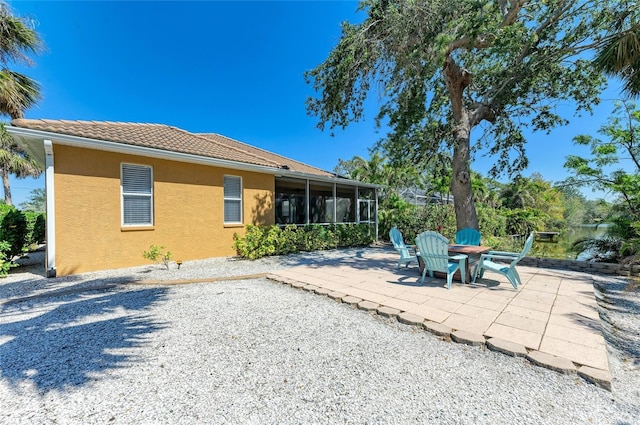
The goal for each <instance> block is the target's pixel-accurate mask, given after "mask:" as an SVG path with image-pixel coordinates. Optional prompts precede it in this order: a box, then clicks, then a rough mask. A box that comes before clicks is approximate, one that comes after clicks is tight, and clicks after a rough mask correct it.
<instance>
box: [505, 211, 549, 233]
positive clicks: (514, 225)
mask: <svg viewBox="0 0 640 425" xmlns="http://www.w3.org/2000/svg"><path fill="white" fill-rule="evenodd" d="M501 212H502V213H503V214H504V216H505V217H506V219H507V225H506V232H507V234H508V235H528V234H529V233H531V232H533V231H535V230H542V229H541V228H542V227H543V226H544V225H543V223H544V220H545V219H546V218H547V215H546V214H544V213H543V212H542V211H540V210H536V209H533V208H519V209H513V210H501Z"/></svg>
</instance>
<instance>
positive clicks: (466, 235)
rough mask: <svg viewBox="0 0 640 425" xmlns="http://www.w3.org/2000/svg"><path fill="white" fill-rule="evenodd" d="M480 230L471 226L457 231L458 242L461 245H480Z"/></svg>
mask: <svg viewBox="0 0 640 425" xmlns="http://www.w3.org/2000/svg"><path fill="white" fill-rule="evenodd" d="M480 239H482V236H481V235H480V232H478V231H477V230H476V229H473V228H471V227H465V228H464V229H460V230H458V233H456V243H457V244H460V245H480Z"/></svg>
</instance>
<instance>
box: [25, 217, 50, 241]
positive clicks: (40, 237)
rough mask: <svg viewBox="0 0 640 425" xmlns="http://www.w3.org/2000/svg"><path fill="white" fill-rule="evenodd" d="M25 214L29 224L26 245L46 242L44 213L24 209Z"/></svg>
mask: <svg viewBox="0 0 640 425" xmlns="http://www.w3.org/2000/svg"><path fill="white" fill-rule="evenodd" d="M23 214H24V218H25V219H26V224H27V228H26V234H25V241H24V246H25V247H30V246H31V245H35V244H39V243H40V242H44V238H45V219H44V214H43V213H38V212H33V211H24V213H23Z"/></svg>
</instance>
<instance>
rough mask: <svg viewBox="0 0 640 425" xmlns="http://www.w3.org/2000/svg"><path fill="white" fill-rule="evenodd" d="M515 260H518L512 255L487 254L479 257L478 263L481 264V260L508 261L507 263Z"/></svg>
mask: <svg viewBox="0 0 640 425" xmlns="http://www.w3.org/2000/svg"><path fill="white" fill-rule="evenodd" d="M516 258H518V256H514V255H493V254H491V253H488V254H482V255H480V262H482V261H483V260H490V261H492V260H494V259H498V260H509V261H513V260H515V259H516Z"/></svg>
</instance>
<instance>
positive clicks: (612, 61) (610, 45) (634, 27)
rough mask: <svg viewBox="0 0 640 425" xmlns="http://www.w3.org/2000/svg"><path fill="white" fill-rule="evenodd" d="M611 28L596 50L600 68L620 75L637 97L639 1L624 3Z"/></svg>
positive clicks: (639, 81)
mask: <svg viewBox="0 0 640 425" xmlns="http://www.w3.org/2000/svg"><path fill="white" fill-rule="evenodd" d="M621 6H622V10H621V11H620V12H618V14H617V16H616V19H615V20H614V22H613V25H612V28H611V31H610V32H609V34H608V35H607V37H606V38H605V39H604V43H603V44H602V45H601V47H600V48H599V49H598V51H597V52H596V57H595V58H594V64H595V66H596V68H598V69H600V70H601V71H603V72H604V73H605V74H607V75H609V76H612V77H620V78H621V79H622V80H623V82H624V83H625V85H624V91H625V92H626V93H627V94H628V95H630V96H632V97H636V96H638V95H639V94H640V22H639V20H638V18H639V16H638V13H639V12H640V6H639V5H638V3H637V2H636V1H632V2H630V3H621Z"/></svg>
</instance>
